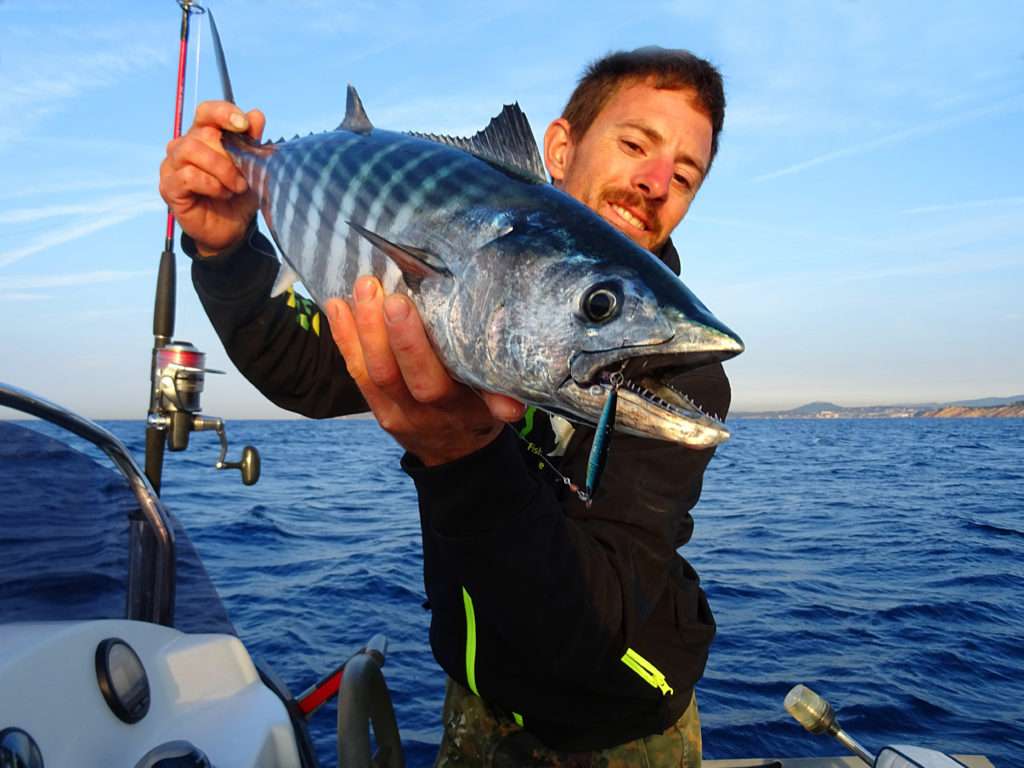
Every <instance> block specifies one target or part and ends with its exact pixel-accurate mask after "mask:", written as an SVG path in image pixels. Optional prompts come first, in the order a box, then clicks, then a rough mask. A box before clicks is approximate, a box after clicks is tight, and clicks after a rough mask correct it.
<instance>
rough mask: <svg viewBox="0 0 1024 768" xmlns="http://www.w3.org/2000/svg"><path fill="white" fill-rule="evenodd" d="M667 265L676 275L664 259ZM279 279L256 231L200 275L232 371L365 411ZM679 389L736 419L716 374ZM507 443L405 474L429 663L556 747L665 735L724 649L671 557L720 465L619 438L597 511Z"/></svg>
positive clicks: (706, 372) (574, 455)
mask: <svg viewBox="0 0 1024 768" xmlns="http://www.w3.org/2000/svg"><path fill="white" fill-rule="evenodd" d="M183 243H184V245H185V250H186V252H188V253H190V254H193V255H194V253H195V250H194V245H193V244H192V243H191V242H190V241H189V240H188V238H187V237H186V238H184V239H183ZM663 258H665V260H666V263H668V264H669V266H671V267H672V268H673V269H675V270H676V271H678V269H679V264H678V257H677V256H676V254H675V250H674V249H673V248H671V246H669V248H667V249H666V253H665V254H664V255H663ZM276 272H277V260H276V259H275V258H274V256H273V250H272V249H271V247H270V244H269V242H268V241H267V240H266V238H264V237H263V236H262V235H260V234H259V233H257V232H256V231H255V228H253V229H251V230H250V233H249V235H248V237H247V239H246V241H245V242H244V243H243V245H242V247H241V248H240V249H238V250H237V251H236V252H235V253H232V254H225V255H221V256H218V257H216V258H214V259H209V260H203V261H199V260H196V261H194V263H193V267H192V277H193V282H194V284H195V287H196V290H197V292H198V294H199V297H200V299H201V301H202V303H203V306H204V307H205V309H206V311H207V314H208V315H209V316H210V319H211V321H212V322H213V325H214V327H215V329H216V331H217V333H218V335H219V336H220V338H221V340H222V341H223V342H224V346H225V349H226V350H227V352H228V355H229V356H230V357H231V359H232V361H233V362H234V363H235V365H236V366H237V367H238V369H239V370H240V371H241V372H242V373H243V374H244V375H245V376H246V378H248V379H249V381H251V382H252V383H253V384H254V385H255V386H256V387H257V388H258V389H259V390H260V391H261V392H263V393H264V394H265V395H266V396H267V397H269V398H270V399H271V400H272V401H274V402H275V403H277V404H278V405H280V406H282V407H284V408H287V409H289V410H292V411H296V412H298V413H301V414H304V415H307V416H312V417H316V418H323V417H331V416H339V415H342V414H347V413H355V412H359V411H365V410H367V408H366V404H365V402H364V401H363V399H362V397H361V395H360V394H359V391H358V389H357V388H356V387H355V385H354V383H353V382H352V380H351V378H350V377H349V376H348V374H347V372H346V370H345V365H344V361H343V360H342V358H341V356H340V354H339V353H338V351H337V348H336V347H335V345H334V342H333V340H332V339H331V336H330V331H329V329H328V328H327V323H326V318H325V317H323V316H322V315H321V313H320V312H319V309H318V308H317V307H316V306H315V305H313V304H312V303H311V302H309V301H308V300H307V299H302V298H301V297H299V296H297V295H295V294H291V293H289V294H285V295H283V296H280V297H278V298H276V299H272V300H268V296H269V294H270V287H271V285H272V284H273V281H274V276H275V274H276ZM673 386H676V387H677V388H679V389H680V390H682V391H684V392H686V393H687V394H688V395H689V396H690V397H691V399H693V400H694V401H695V402H697V403H698V404H700V405H701V406H702V407H703V408H704V409H705V410H707V411H710V412H714V413H718V414H720V415H722V416H724V415H725V413H726V412H727V410H728V407H729V399H730V391H729V383H728V380H727V379H726V377H725V373H724V371H723V370H722V367H721V366H720V365H711V366H707V367H704V368H701V369H698V370H695V371H691V372H689V373H687V374H684V375H682V376H679V377H678V378H677V379H676V380H675V381H674V382H673ZM513 429H516V430H521V429H523V425H522V424H520V425H516V427H515V428H512V427H509V428H506V429H505V430H504V432H503V433H502V434H501V435H500V436H499V437H498V439H496V440H495V441H494V442H493V443H491V444H490V445H489V446H487V447H486V448H483V449H481V450H479V451H477V452H475V453H473V454H471V455H469V456H466V457H464V458H462V459H460V460H458V461H455V462H452V463H450V464H446V465H443V466H439V467H431V468H427V467H424V466H423V465H421V464H420V463H419V462H418V461H417V459H416V458H415V457H414V456H411V455H408V454H407V455H406V456H405V458H404V459H403V462H402V463H403V467H404V469H405V470H406V472H408V474H409V475H410V476H411V477H412V479H413V480H414V482H415V484H416V488H417V491H418V493H419V506H420V517H421V523H422V529H423V554H424V579H425V584H426V591H427V596H428V599H429V602H430V606H431V609H432V619H431V628H430V641H431V646H432V648H433V652H434V656H435V658H436V659H437V661H438V663H439V664H440V665H441V667H442V668H443V669H444V670H445V671H446V672H447V673H448V674H449V675H450V676H451V677H452V678H453V679H455V680H457V681H459V682H460V683H462V684H463V685H464V686H466V687H468V688H470V689H472V690H474V691H476V692H477V693H478V694H479V695H480V696H482V697H483V698H484V699H485V700H486V701H487V702H488V704H490V705H491V706H492V707H494V708H495V709H496V710H498V711H500V712H503V713H505V714H506V715H508V716H510V717H515V718H516V719H517V720H519V721H521V722H522V723H523V725H524V727H525V728H527V729H528V730H530V731H531V732H533V733H534V734H535V735H536V736H537V737H538V738H540V739H541V740H542V741H543V742H544V743H546V744H547V745H548V746H550V747H552V748H555V749H564V750H570V751H583V750H591V749H601V748H605V747H609V746H613V745H615V744H620V743H623V742H625V741H628V740H631V739H634V738H639V737H642V736H647V735H650V734H653V733H660V732H661V731H663V730H664V729H665V728H667V727H668V726H669V725H670V724H671V723H673V722H674V721H675V720H676V719H678V718H679V716H680V715H681V714H682V712H683V711H684V710H685V708H686V706H687V705H688V703H689V700H690V694H691V691H692V689H693V686H694V685H695V684H696V682H697V680H698V679H699V678H700V676H701V674H702V673H703V670H704V664H705V662H706V660H707V654H708V648H709V646H710V644H711V640H712V638H713V637H714V633H715V624H714V620H713V618H712V615H711V611H710V609H709V607H708V603H707V600H706V598H705V595H704V591H703V590H702V589H701V588H700V586H699V580H698V577H697V574H696V572H695V571H694V570H693V568H692V567H691V566H690V565H689V564H688V563H687V562H686V561H685V560H684V559H683V558H682V557H680V556H679V555H678V554H677V553H676V549H677V548H678V547H680V546H682V545H683V544H685V543H686V542H687V541H688V540H689V538H690V534H691V532H692V529H693V520H692V518H691V516H690V509H691V508H692V507H693V506H694V504H696V502H697V499H698V498H699V496H700V491H701V483H702V478H703V473H704V469H705V467H706V466H707V464H708V461H710V459H711V456H712V454H713V452H714V451H713V450H703V451H694V450H690V449H687V448H683V447H680V446H677V445H673V444H670V443H666V442H662V441H658V440H650V439H642V438H635V437H628V436H622V435H616V436H615V438H614V439H613V441H612V444H611V449H610V453H609V458H608V464H607V468H606V470H605V474H604V478H603V480H602V484H601V488H600V490H599V492H598V494H597V496H596V498H595V500H594V503H593V505H592V507H591V508H590V509H589V510H587V509H586V508H585V507H584V505H583V504H582V503H581V502H580V501H579V500H578V499H577V498H576V497H575V496H574V495H572V494H570V493H568V492H567V491H566V489H565V487H564V485H562V484H560V483H559V482H557V480H556V479H555V477H554V475H553V473H551V472H550V471H547V470H546V469H544V468H542V467H541V466H540V464H541V462H538V459H537V457H536V456H535V455H533V454H532V453H531V452H530V451H529V449H528V447H527V443H526V442H524V441H523V440H520V439H519V438H517V436H516V435H515V434H514V431H513ZM552 434H553V433H552V432H551V429H550V424H549V422H548V421H547V420H546V417H544V416H543V415H541V414H539V413H538V414H537V415H536V416H535V417H534V424H533V431H532V432H531V433H530V435H529V439H530V440H531V441H532V442H534V443H535V444H540V445H541V446H542V447H550V445H549V446H544V445H543V444H544V442H545V439H546V438H551V437H552ZM592 437H593V430H591V429H588V428H577V429H576V430H575V432H574V433H573V436H572V438H571V439H570V441H569V443H568V447H567V448H566V450H565V454H564V456H563V457H561V459H560V460H554V461H557V462H558V464H559V469H560V470H561V471H562V472H563V473H564V474H566V475H568V476H569V477H571V478H573V479H575V480H577V481H578V480H581V479H582V478H583V477H584V476H585V474H586V462H587V456H588V453H589V450H590V444H591V440H592ZM659 675H660V676H661V677H659Z"/></svg>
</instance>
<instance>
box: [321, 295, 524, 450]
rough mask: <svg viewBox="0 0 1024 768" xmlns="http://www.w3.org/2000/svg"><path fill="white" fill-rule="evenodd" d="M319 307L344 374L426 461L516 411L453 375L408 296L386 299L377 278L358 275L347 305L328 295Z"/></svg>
mask: <svg viewBox="0 0 1024 768" xmlns="http://www.w3.org/2000/svg"><path fill="white" fill-rule="evenodd" d="M325 309H326V310H327V316H328V319H329V320H330V323H331V335H332V336H333V337H334V342H335V343H336V344H337V345H338V350H339V351H340V352H341V354H342V357H344V358H345V365H346V367H347V368H348V372H349V375H351V376H352V378H353V379H354V380H355V382H356V384H357V385H358V387H359V389H360V391H361V392H362V393H363V397H364V398H365V399H366V402H367V403H368V404H369V406H370V409H371V410H372V411H373V415H374V416H375V417H376V418H377V421H378V423H380V425H381V427H382V428H383V429H384V430H385V431H386V432H388V433H389V434H390V435H391V436H392V437H394V438H395V440H396V441H398V443H399V444H400V445H401V446H402V447H403V448H405V449H406V450H407V451H409V452H410V453H411V454H413V455H414V456H416V457H417V458H418V459H419V460H420V461H422V462H423V463H424V464H425V465H426V466H436V465H438V464H445V463H447V462H450V461H454V460H456V459H459V458H462V457H463V456H467V455H469V454H470V453H473V452H474V451H476V450H479V449H480V448H483V447H484V446H486V445H488V444H489V443H491V442H492V441H493V440H494V439H495V438H496V437H497V436H498V434H499V433H500V432H501V430H502V427H503V426H504V424H505V422H513V421H517V420H518V419H520V418H521V417H522V415H523V410H524V406H523V404H522V403H520V402H518V401H516V400H513V399H512V398H509V397H505V396H503V395H495V394H491V393H481V394H478V393H476V392H474V391H473V390H472V389H470V388H469V387H466V386H464V385H462V384H459V383H458V382H456V381H455V380H454V379H452V377H451V376H449V375H448V372H447V370H445V367H444V364H443V363H442V362H441V360H440V359H439V358H438V356H437V353H436V352H435V351H434V348H433V347H432V346H431V344H430V340H429V339H428V337H427V334H426V330H425V329H424V327H423V322H422V321H421V319H420V316H419V313H418V312H417V311H416V308H415V306H413V303H412V301H410V300H409V298H408V297H406V296H403V295H400V294H393V295H391V296H386V297H385V296H384V291H383V289H382V287H381V285H380V282H379V281H378V280H377V279H376V278H373V277H368V276H364V277H361V278H359V280H358V281H356V286H355V302H354V306H353V307H351V308H350V307H349V305H348V304H347V303H346V302H344V301H342V300H341V299H331V300H330V301H328V302H327V306H326V307H325Z"/></svg>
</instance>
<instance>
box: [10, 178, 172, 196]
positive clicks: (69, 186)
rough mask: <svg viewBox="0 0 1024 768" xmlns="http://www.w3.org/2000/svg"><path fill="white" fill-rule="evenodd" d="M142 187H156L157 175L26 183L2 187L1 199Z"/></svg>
mask: <svg viewBox="0 0 1024 768" xmlns="http://www.w3.org/2000/svg"><path fill="white" fill-rule="evenodd" d="M140 187H146V188H147V189H154V188H155V187H156V180H155V177H153V176H140V177H139V178H135V179H125V178H121V179H111V178H108V177H106V176H102V177H97V178H93V179H83V178H75V179H66V180H62V181H53V182H44V183H41V184H25V185H20V186H16V187H12V188H10V189H0V200H12V199H19V200H22V199H24V198H26V197H37V196H38V197H43V196H45V197H52V196H54V195H62V194H65V193H67V192H95V191H98V190H109V189H124V190H128V189H138V188H140Z"/></svg>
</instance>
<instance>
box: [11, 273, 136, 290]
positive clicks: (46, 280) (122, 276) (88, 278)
mask: <svg viewBox="0 0 1024 768" xmlns="http://www.w3.org/2000/svg"><path fill="white" fill-rule="evenodd" d="M151 274H152V271H151V270H132V271H124V270H122V271H115V270H105V271H103V270H101V271H97V272H75V273H68V274H64V275H21V276H18V277H10V278H6V279H4V278H0V291H10V293H9V294H4V295H5V296H11V295H19V294H18V292H21V293H22V294H24V295H27V296H28V295H33V294H25V293H24V292H25V291H33V290H37V289H39V288H68V287H72V286H80V285H95V284H97V283H114V282H120V281H123V280H133V279H135V278H139V277H147V276H149V275H151Z"/></svg>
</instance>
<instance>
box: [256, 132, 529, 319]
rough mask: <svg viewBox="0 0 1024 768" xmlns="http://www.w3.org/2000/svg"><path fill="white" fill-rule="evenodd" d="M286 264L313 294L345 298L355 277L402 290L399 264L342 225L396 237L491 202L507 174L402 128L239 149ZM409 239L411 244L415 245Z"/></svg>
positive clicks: (320, 298)
mask: <svg viewBox="0 0 1024 768" xmlns="http://www.w3.org/2000/svg"><path fill="white" fill-rule="evenodd" d="M237 160H238V165H239V168H240V169H241V171H242V173H243V175H244V176H245V177H246V180H247V181H248V182H249V185H250V187H251V188H253V189H255V190H256V193H257V195H258V198H259V203H260V210H261V211H262V213H263V216H264V219H265V220H266V222H267V225H268V226H269V228H270V230H271V233H272V234H273V236H274V238H275V240H276V242H277V245H278V248H279V249H280V250H281V252H282V254H283V255H284V257H285V259H286V261H287V262H288V263H289V264H290V265H291V266H292V267H293V268H294V269H295V271H296V272H297V273H298V274H299V275H300V276H301V278H302V282H303V284H304V285H305V286H306V288H307V290H309V292H310V294H311V295H312V297H313V299H314V300H315V301H317V302H318V303H321V304H322V303H323V302H324V301H325V300H326V299H328V298H330V297H332V296H348V295H351V293H352V287H353V285H354V284H355V280H356V278H357V277H358V276H359V275H364V274H373V275H375V276H377V277H378V278H379V279H380V280H381V282H382V283H383V284H384V287H385V290H386V291H388V292H394V291H396V290H405V287H404V283H403V282H402V276H401V273H400V271H399V269H398V268H397V266H396V265H395V264H394V262H392V261H391V260H390V259H389V258H388V257H387V256H385V255H384V254H382V253H381V252H380V251H379V250H377V249H375V248H373V246H372V245H371V244H370V243H369V242H368V241H367V240H366V239H365V238H363V237H362V236H361V235H359V233H358V232H356V231H355V229H354V228H352V227H349V226H348V224H347V222H349V221H352V222H355V223H357V224H359V225H361V226H363V227H365V228H366V229H368V230H370V231H372V232H375V233H377V234H379V235H380V236H381V237H384V238H385V239H387V240H390V241H392V242H396V243H408V242H409V240H408V239H407V238H408V236H409V235H410V233H411V232H413V231H420V232H422V229H423V227H422V225H423V223H424V221H427V220H429V222H430V223H431V225H433V226H440V231H439V234H438V235H437V236H438V237H441V238H443V237H444V232H443V224H444V220H445V219H446V218H450V217H451V216H453V215H455V214H457V213H458V212H459V211H460V210H464V209H465V208H466V207H470V206H473V205H476V204H480V203H482V202H483V201H484V200H487V199H488V198H490V199H491V200H493V199H494V192H495V190H496V188H497V187H498V186H499V185H505V186H507V185H508V183H509V180H508V179H507V178H506V177H505V176H504V174H502V173H501V172H500V171H497V170H494V169H492V168H491V167H490V166H488V165H487V164H486V163H484V162H482V161H480V160H478V159H476V158H474V157H472V156H471V155H469V154H467V153H465V152H463V151H461V150H458V149H453V148H451V147H448V146H444V145H442V144H439V143H436V142H432V141H427V140H424V139H420V138H415V137H411V136H407V135H404V134H398V133H391V132H388V131H379V130H374V131H373V132H372V133H371V134H357V133H351V132H349V131H334V132H331V133H323V134H316V135H312V136H307V137H305V138H301V139H296V140H293V141H290V142H286V143H280V144H275V145H264V146H263V147H259V148H253V149H252V150H250V151H243V152H240V153H239V154H238V155H237ZM413 244H415V243H413Z"/></svg>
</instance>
